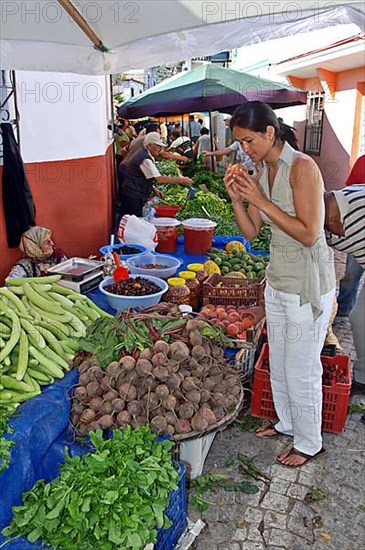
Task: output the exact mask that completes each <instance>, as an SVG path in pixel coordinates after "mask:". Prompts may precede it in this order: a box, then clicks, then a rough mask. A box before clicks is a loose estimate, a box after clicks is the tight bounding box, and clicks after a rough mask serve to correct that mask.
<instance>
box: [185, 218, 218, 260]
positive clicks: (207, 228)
mask: <svg viewBox="0 0 365 550" xmlns="http://www.w3.org/2000/svg"><path fill="white" fill-rule="evenodd" d="M182 224H183V227H184V242H185V252H186V253H187V254H206V253H207V252H209V250H210V249H211V248H212V242H213V235H214V229H215V227H216V225H217V224H216V223H215V222H212V221H211V220H207V219H205V218H190V219H189V220H185V221H183V222H182Z"/></svg>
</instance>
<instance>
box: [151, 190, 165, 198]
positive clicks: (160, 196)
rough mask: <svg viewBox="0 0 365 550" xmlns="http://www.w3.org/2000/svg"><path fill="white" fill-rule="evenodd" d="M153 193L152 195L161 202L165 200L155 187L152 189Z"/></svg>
mask: <svg viewBox="0 0 365 550" xmlns="http://www.w3.org/2000/svg"><path fill="white" fill-rule="evenodd" d="M153 191H154V193H155V195H156V197H157V198H158V199H161V200H163V199H164V198H165V195H164V194H163V193H162V191H160V190H159V189H157V187H154V188H153Z"/></svg>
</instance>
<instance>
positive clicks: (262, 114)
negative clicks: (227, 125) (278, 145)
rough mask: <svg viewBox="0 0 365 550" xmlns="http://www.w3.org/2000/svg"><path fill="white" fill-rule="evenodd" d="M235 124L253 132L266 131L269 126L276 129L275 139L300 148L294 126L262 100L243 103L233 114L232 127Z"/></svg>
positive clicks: (294, 147)
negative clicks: (278, 115) (283, 119)
mask: <svg viewBox="0 0 365 550" xmlns="http://www.w3.org/2000/svg"><path fill="white" fill-rule="evenodd" d="M235 126H238V127H239V128H247V130H251V131H252V132H261V133H264V132H266V129H267V127H268V126H273V127H274V129H275V141H277V140H278V139H280V140H282V141H287V142H288V143H289V145H291V147H293V149H296V150H298V142H297V138H296V136H295V133H294V130H293V128H291V127H290V126H288V125H287V124H284V122H282V120H281V119H280V120H278V118H277V116H276V114H275V113H274V111H273V109H272V108H271V107H270V105H268V104H267V103H263V102H262V101H248V102H247V103H243V104H242V105H240V106H239V107H237V109H236V110H235V112H234V113H233V115H232V118H231V129H232V130H233V128H234V127H235Z"/></svg>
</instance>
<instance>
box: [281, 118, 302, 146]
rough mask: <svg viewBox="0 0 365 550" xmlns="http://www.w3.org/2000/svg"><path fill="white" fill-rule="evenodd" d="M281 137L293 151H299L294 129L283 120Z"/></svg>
mask: <svg viewBox="0 0 365 550" xmlns="http://www.w3.org/2000/svg"><path fill="white" fill-rule="evenodd" d="M279 137H280V139H281V140H282V141H286V142H287V143H289V145H290V146H291V147H293V149H295V150H296V151H299V147H298V140H297V136H296V135H295V132H294V128H292V127H291V126H288V125H287V124H285V122H283V121H282V120H279Z"/></svg>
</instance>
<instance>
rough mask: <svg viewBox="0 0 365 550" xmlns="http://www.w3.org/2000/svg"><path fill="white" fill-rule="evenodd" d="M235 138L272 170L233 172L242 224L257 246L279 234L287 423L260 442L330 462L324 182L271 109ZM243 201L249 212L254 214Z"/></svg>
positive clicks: (280, 355)
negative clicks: (263, 236) (325, 402)
mask: <svg viewBox="0 0 365 550" xmlns="http://www.w3.org/2000/svg"><path fill="white" fill-rule="evenodd" d="M231 127H232V129H233V133H234V136H235V139H236V140H237V141H239V143H240V144H241V147H242V148H243V150H244V152H245V153H247V154H248V155H249V157H250V158H251V160H252V161H253V162H254V163H255V164H258V163H261V162H263V163H264V168H263V171H262V173H261V174H260V176H259V179H255V178H253V177H252V176H250V175H249V174H248V173H247V172H246V171H245V170H244V169H242V168H240V169H237V168H231V169H228V170H227V174H226V177H225V185H226V188H227V191H228V193H229V196H230V198H231V200H232V204H233V209H234V213H235V217H236V221H237V223H238V225H239V227H240V230H241V231H242V233H243V235H244V236H245V238H246V239H247V240H249V241H251V240H253V239H254V238H255V237H256V236H257V235H258V233H259V232H260V228H261V225H262V223H263V222H267V223H269V225H270V227H271V231H272V241H271V248H270V263H269V265H268V269H267V286H266V291H265V307H266V316H267V324H268V337H269V349H270V372H271V385H272V391H273V399H274V405H275V410H276V413H277V415H278V418H279V421H278V423H277V424H275V425H273V424H266V425H265V426H263V427H261V428H260V429H258V430H257V432H256V435H257V436H258V437H276V436H278V435H280V434H284V435H288V436H292V437H293V439H294V443H293V446H292V447H290V448H289V449H288V450H287V451H285V452H284V453H282V454H281V455H279V456H278V457H277V460H278V461H279V462H280V463H281V464H283V465H284V466H288V467H294V468H295V467H299V466H302V465H303V464H305V463H306V462H308V461H309V460H312V459H313V458H317V457H319V456H322V455H323V454H324V453H325V450H324V449H323V447H322V436H321V423H322V365H321V361H320V352H321V349H322V346H323V342H324V338H325V336H326V327H327V324H328V320H329V317H330V313H331V310H332V302H333V299H334V294H335V272H334V265H333V256H332V253H331V251H330V249H329V248H328V246H327V244H326V239H325V235H324V229H323V225H324V201H323V191H324V186H323V180H322V176H321V174H320V171H319V169H318V167H317V165H316V164H315V162H314V161H313V160H312V159H311V158H310V157H308V156H307V155H304V154H303V153H300V152H299V151H297V150H295V148H293V147H292V146H291V145H290V143H292V145H294V144H295V142H296V140H295V135H294V133H293V131H292V130H291V129H290V128H289V127H288V126H285V125H281V124H280V123H279V121H278V119H277V118H276V115H275V113H274V111H273V110H272V109H271V107H270V106H269V105H267V104H265V103H261V102H259V101H252V102H248V103H245V104H243V105H241V106H240V107H238V109H236V111H235V113H234V114H233V117H232V119H231ZM243 201H247V202H248V204H249V206H248V208H247V210H246V208H245V207H244V204H243Z"/></svg>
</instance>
